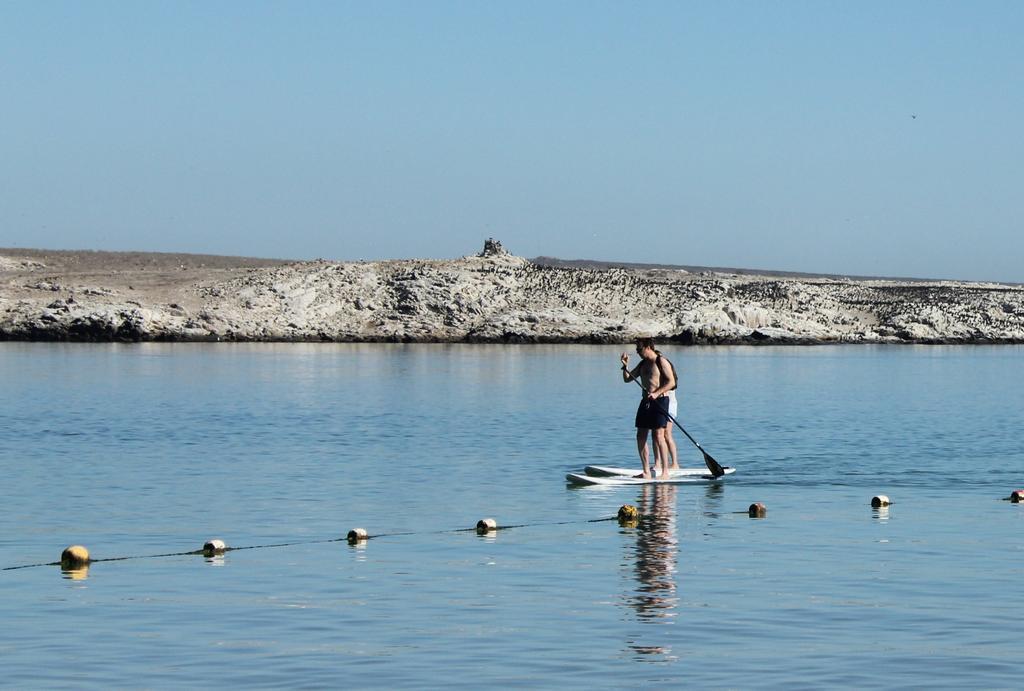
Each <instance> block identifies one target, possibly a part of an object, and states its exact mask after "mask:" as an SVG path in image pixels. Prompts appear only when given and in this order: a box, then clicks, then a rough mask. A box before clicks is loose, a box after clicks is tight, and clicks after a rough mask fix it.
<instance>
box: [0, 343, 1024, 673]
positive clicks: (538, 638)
mask: <svg viewBox="0 0 1024 691" xmlns="http://www.w3.org/2000/svg"><path fill="white" fill-rule="evenodd" d="M618 352H619V350H618V349H616V348H605V347H576V346H550V347H549V346H520V347H513V346H510V347H501V346H385V345H333V344H325V345H291V344H290V345H227V344H217V345H182V344H179V345H155V344H145V345H97V346H89V345H52V344H12V343H3V344H0V385H2V394H3V395H2V398H0V470H2V475H3V483H2V486H3V490H2V493H0V499H2V506H3V510H2V512H0V568H7V567H13V566H22V565H29V564H40V563H44V562H52V561H55V560H57V559H59V556H60V552H61V550H62V549H63V548H64V547H65V546H67V545H70V544H76V543H80V544H84V545H86V546H87V547H89V549H90V551H91V552H92V555H93V557H94V558H96V559H110V558H116V557H145V558H133V559H127V560H122V561H99V562H97V563H94V564H93V565H92V566H91V567H90V568H89V569H88V571H87V572H86V573H84V574H83V573H76V574H71V573H62V572H61V570H60V568H59V567H57V566H38V567H33V568H24V569H16V570H4V571H0V621H2V622H3V626H2V627H0V659H2V661H3V669H4V675H3V677H2V680H0V686H9V687H19V688H20V687H48V688H53V687H83V686H84V687H109V686H117V687H124V686H130V687H168V688H169V687H183V686H200V685H202V686H211V685H215V686H247V687H281V686H288V687H367V686H376V687H436V686H440V685H442V684H443V685H446V686H455V687H467V688H479V687H481V686H484V685H488V686H495V685H501V686H512V685H517V686H528V687H551V686H570V687H580V686H589V687H623V686H625V687H636V686H658V685H665V686H680V685H686V686H690V687H751V686H753V687H783V686H785V687H787V688H794V687H796V688H801V687H803V688H820V687H822V686H858V687H886V688H894V687H920V686H924V685H928V686H945V687H1017V686H1019V679H1020V675H1021V673H1024V664H1022V663H1021V662H1020V654H1019V651H1020V640H1021V637H1022V635H1024V621H1022V618H1021V616H1020V612H1021V611H1022V606H1024V587H1022V585H1021V584H1022V575H1024V566H1022V564H1021V556H1022V545H1024V537H1022V535H1024V532H1022V528H1024V505H1015V504H1010V503H1009V502H1006V501H1000V498H1001V497H1006V496H1008V495H1009V493H1010V491H1011V490H1013V489H1016V488H1017V487H1021V486H1024V446H1022V443H1021V436H1022V433H1021V430H1022V429H1024V374H1022V372H1024V368H1022V367H1021V364H1022V361H1024V349H1022V348H1019V347H992V348H989V347H972V348H947V347H920V348H916V347H893V348H886V347H842V348H831V347H818V348H742V347H738V348H718V349H701V348H691V349H673V348H668V349H666V353H667V354H668V355H670V357H673V359H674V361H675V362H676V365H677V369H678V370H679V372H680V376H681V379H682V386H681V390H680V393H681V397H680V419H681V421H682V422H683V424H684V425H685V426H686V427H687V429H688V430H689V431H690V432H691V433H692V434H693V435H694V437H696V438H697V439H698V440H700V441H701V443H702V444H703V445H704V447H705V448H706V449H707V450H708V451H709V452H710V453H711V454H712V455H714V456H715V457H716V458H717V459H718V460H719V461H721V462H722V463H724V464H727V465H734V466H737V467H738V468H739V472H738V473H737V474H736V475H734V476H733V477H731V478H730V479H729V480H728V481H726V482H725V483H722V484H720V485H716V486H707V485H687V486H667V487H666V486H662V487H646V488H636V487H634V488H626V489H612V490H608V489H602V488H596V489H595V488H587V489H572V488H568V487H567V486H566V485H565V483H564V481H563V476H564V474H565V473H566V472H567V471H571V470H577V469H579V468H581V467H582V466H583V465H585V464H587V463H601V464H606V465H607V464H611V465H623V464H627V465H633V464H634V463H635V461H634V457H635V448H634V441H633V430H632V427H631V425H632V417H633V412H634V406H635V401H636V397H637V394H638V390H637V389H636V387H634V386H632V385H624V384H622V383H621V380H620V377H619V370H618ZM677 441H678V443H679V448H680V450H681V452H682V454H683V458H684V460H685V461H686V463H685V465H688V466H695V465H699V464H700V455H699V454H698V453H697V452H696V450H694V449H693V448H692V447H691V446H689V445H688V444H687V442H686V440H685V439H684V438H682V437H681V435H678V434H677ZM879 493H884V494H888V495H889V496H890V498H891V499H892V500H893V502H894V503H893V505H892V507H890V509H889V510H888V511H887V512H886V511H881V512H880V511H877V510H872V509H871V508H870V506H869V503H870V499H871V497H872V496H873V495H875V494H879ZM754 501H761V502H764V503H765V504H766V505H767V507H768V515H767V518H765V519H763V520H753V519H750V518H748V517H747V516H746V508H747V506H748V505H749V504H750V503H752V502H754ZM623 503H635V504H637V505H639V506H640V507H641V510H642V511H643V512H644V513H645V514H647V515H648V516H649V520H648V521H646V522H645V523H644V524H642V525H641V527H639V528H622V527H620V526H619V525H618V524H617V523H616V522H614V521H603V522H590V521H591V520H592V519H599V518H605V517H608V516H612V515H614V513H615V512H616V510H617V509H618V507H619V506H620V505H621V504H623ZM490 516H493V517H494V518H496V519H497V521H498V522H499V524H502V525H518V526H521V527H518V528H514V529H509V530H502V531H500V532H498V533H497V534H494V535H492V536H488V537H479V536H477V535H476V534H475V532H473V531H471V530H470V531H462V532H456V531H457V529H462V528H472V527H473V526H474V525H475V524H476V521H477V520H478V519H480V518H483V517H490ZM354 527H365V528H366V529H367V530H368V531H369V532H370V533H371V534H372V535H381V534H386V535H384V536H381V537H377V538H375V539H372V540H370V541H369V542H367V543H365V544H363V545H361V546H358V547H350V546H349V545H348V544H346V543H345V542H344V541H340V542H339V541H331V540H336V539H338V538H343V537H344V536H345V534H346V533H347V532H348V530H349V529H351V528H354ZM398 533H409V534H398ZM215 537H216V538H222V539H224V540H225V541H226V542H227V543H228V544H229V545H232V546H236V547H259V548H257V549H244V550H235V551H231V552H229V553H227V554H226V555H224V556H223V557H216V558H212V559H205V558H203V557H202V556H196V555H179V556H165V557H150V556H147V555H157V554H168V553H177V552H187V551H191V550H195V549H198V548H199V547H201V546H202V544H203V542H204V541H205V540H206V539H208V538H215ZM278 543H291V544H290V546H282V547H260V546H262V545H272V544H278ZM72 576H75V577H77V578H73V577H72ZM82 576H85V577H84V578H82Z"/></svg>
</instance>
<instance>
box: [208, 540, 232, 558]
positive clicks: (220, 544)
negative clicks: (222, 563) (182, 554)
mask: <svg viewBox="0 0 1024 691" xmlns="http://www.w3.org/2000/svg"><path fill="white" fill-rule="evenodd" d="M227 548H228V546H227V545H225V544H224V541H223V540H207V541H206V542H204V543H203V556H204V557H212V556H214V555H215V554H224V552H225V551H226V550H227Z"/></svg>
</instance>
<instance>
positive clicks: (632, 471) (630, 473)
mask: <svg viewBox="0 0 1024 691" xmlns="http://www.w3.org/2000/svg"><path fill="white" fill-rule="evenodd" d="M724 470H725V474H726V475H729V474H730V473H735V472H736V469H735V468H724ZM583 472H585V473H586V474H587V475H593V476H595V477H635V476H637V475H640V472H641V471H640V469H639V468H614V467H611V466H605V465H588V466H587V467H586V468H584V469H583ZM668 474H669V477H690V478H699V479H704V476H707V479H712V478H711V471H709V470H708V469H707V468H678V469H676V470H670V471H668Z"/></svg>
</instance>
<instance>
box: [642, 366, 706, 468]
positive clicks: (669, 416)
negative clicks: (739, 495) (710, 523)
mask: <svg viewBox="0 0 1024 691" xmlns="http://www.w3.org/2000/svg"><path fill="white" fill-rule="evenodd" d="M633 381H635V382H636V384H637V386H639V387H640V388H641V389H643V392H644V393H646V394H649V393H650V391H648V390H647V389H646V388H644V385H643V384H641V383H640V380H639V379H637V378H636V377H633ZM665 415H666V416H667V417H668V419H669V420H671V421H672V422H674V423H675V424H676V427H678V428H679V429H681V430H683V434H685V435H686V438H687V439H689V440H690V441H691V442H693V445H694V446H696V447H697V448H698V449H700V452H701V453H702V454H704V462H705V463H706V464H707V466H708V470H710V471H711V474H712V475H714V476H715V477H721V476H723V475H725V469H724V468H722V464H721V463H719V462H718V461H716V460H715V459H714V458H712V457H711V454H709V453H708V452H707V451H705V450H704V447H703V446H701V445H700V444H698V443H697V440H696V439H694V438H693V437H691V436H690V433H689V432H687V431H686V429H684V428H683V426H682V425H680V424H679V420H676V419H675V418H674V417H672V416H671V415H669V414H668V413H667V412H666V413H665Z"/></svg>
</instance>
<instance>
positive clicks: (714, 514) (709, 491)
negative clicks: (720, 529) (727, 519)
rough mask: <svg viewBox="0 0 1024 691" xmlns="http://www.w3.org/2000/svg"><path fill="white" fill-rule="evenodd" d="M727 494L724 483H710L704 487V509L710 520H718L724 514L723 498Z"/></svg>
mask: <svg viewBox="0 0 1024 691" xmlns="http://www.w3.org/2000/svg"><path fill="white" fill-rule="evenodd" d="M724 494H725V483H724V482H709V483H707V484H706V485H705V486H704V501H703V503H702V508H703V510H704V515H705V516H707V517H708V518H718V517H719V516H720V515H721V513H722V497H723V496H724Z"/></svg>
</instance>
